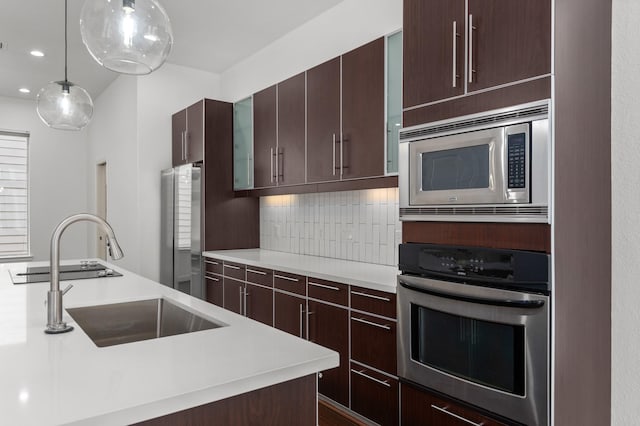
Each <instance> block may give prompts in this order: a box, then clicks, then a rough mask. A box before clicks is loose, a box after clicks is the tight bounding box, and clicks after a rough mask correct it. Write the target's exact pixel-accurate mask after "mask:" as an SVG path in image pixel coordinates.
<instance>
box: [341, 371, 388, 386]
mask: <svg viewBox="0 0 640 426" xmlns="http://www.w3.org/2000/svg"><path fill="white" fill-rule="evenodd" d="M365 371H367V370H360V371H358V370H354V369H353V368H352V369H351V372H352V373H356V374H357V375H359V376H362V377H366V378H367V379H369V380H371V381H374V382H376V383H378V384H381V385H384V386H386V387H388V388H390V387H391V385H390V384H389V380H384V381H382V380H378V379H376V378H375V377H371V376H369V375H368V374H364V372H365Z"/></svg>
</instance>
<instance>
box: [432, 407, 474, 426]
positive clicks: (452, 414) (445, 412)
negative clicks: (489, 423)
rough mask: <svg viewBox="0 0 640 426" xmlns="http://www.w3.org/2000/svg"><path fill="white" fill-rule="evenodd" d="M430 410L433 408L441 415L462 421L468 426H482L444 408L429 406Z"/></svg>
mask: <svg viewBox="0 0 640 426" xmlns="http://www.w3.org/2000/svg"><path fill="white" fill-rule="evenodd" d="M431 408H433V409H435V410H438V411H440V412H441V413H444V414H447V415H449V416H451V417H453V418H456V419H458V420H460V421H463V422H465V423H467V424H470V425H473V426H482V425H484V422H481V423H476V422H472V421H471V420H469V419H465V418H464V417H462V416H459V415H457V414H454V413H452V412H451V411H449V410H447V409H446V408H445V407H438V406H437V405H433V404H431Z"/></svg>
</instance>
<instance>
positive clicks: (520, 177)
mask: <svg viewBox="0 0 640 426" xmlns="http://www.w3.org/2000/svg"><path fill="white" fill-rule="evenodd" d="M507 138H508V139H507V164H508V176H507V177H508V182H507V185H508V188H509V189H519V188H526V183H527V182H526V171H527V167H526V165H527V153H526V134H525V133H515V134H511V135H508V136H507Z"/></svg>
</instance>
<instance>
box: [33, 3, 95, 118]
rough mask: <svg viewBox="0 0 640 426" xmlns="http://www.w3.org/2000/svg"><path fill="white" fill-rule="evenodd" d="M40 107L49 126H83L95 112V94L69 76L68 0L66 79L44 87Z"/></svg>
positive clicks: (65, 51) (65, 6) (37, 109)
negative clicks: (93, 95) (74, 82)
mask: <svg viewBox="0 0 640 426" xmlns="http://www.w3.org/2000/svg"><path fill="white" fill-rule="evenodd" d="M36 111H37V112H38V115H39V116H40V118H41V119H42V121H44V123H45V124H46V125H47V126H49V127H52V128H54V129H60V130H80V129H82V128H83V127H85V126H86V125H87V124H89V121H90V120H91V116H92V115H93V101H92V100H91V96H89V94H88V93H87V91H86V90H84V89H83V88H82V87H80V86H77V85H75V84H73V83H72V82H70V81H69V80H68V79H67V0H64V80H63V81H52V82H51V83H49V84H47V85H46V86H44V87H43V88H42V89H40V92H38V97H37V101H36Z"/></svg>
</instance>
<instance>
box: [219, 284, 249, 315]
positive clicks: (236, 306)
mask: <svg viewBox="0 0 640 426" xmlns="http://www.w3.org/2000/svg"><path fill="white" fill-rule="evenodd" d="M243 300H244V282H243V281H238V280H235V279H233V278H227V277H224V308H225V309H228V310H230V311H233V312H235V313H236V314H242V304H243Z"/></svg>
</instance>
